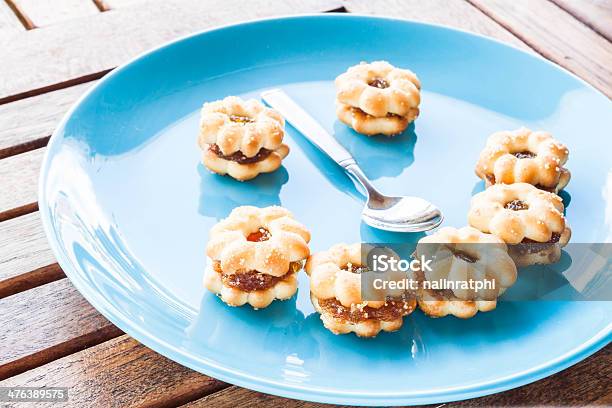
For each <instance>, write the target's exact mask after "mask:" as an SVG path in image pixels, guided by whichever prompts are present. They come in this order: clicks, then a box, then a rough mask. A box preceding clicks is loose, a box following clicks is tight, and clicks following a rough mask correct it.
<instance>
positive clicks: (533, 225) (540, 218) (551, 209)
mask: <svg viewBox="0 0 612 408" xmlns="http://www.w3.org/2000/svg"><path fill="white" fill-rule="evenodd" d="M563 210H564V207H563V202H562V200H561V198H560V197H559V196H557V195H556V194H554V193H549V192H547V191H543V190H539V189H537V188H536V187H534V186H533V185H531V184H527V183H516V184H495V185H493V186H491V187H489V188H488V189H486V190H485V191H483V192H481V193H478V194H476V195H475V196H474V197H472V202H471V205H470V211H469V212H468V222H469V224H470V225H471V226H472V227H475V228H477V229H478V230H480V231H482V232H486V233H491V234H494V235H496V236H498V237H500V238H501V239H502V240H503V241H504V242H506V243H507V244H521V245H519V246H516V247H513V246H511V247H510V255H511V256H512V258H513V259H514V261H515V262H516V263H517V265H518V266H525V265H532V264H536V263H539V264H548V263H554V262H557V261H558V260H559V257H560V256H561V249H560V248H561V247H563V246H565V244H567V242H568V241H569V239H570V236H571V230H570V228H569V227H568V226H567V225H566V223H565V217H564V216H563Z"/></svg>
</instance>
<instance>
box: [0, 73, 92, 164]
mask: <svg viewBox="0 0 612 408" xmlns="http://www.w3.org/2000/svg"><path fill="white" fill-rule="evenodd" d="M94 83H95V81H94V82H87V83H84V84H81V85H75V86H71V87H68V88H64V89H60V90H57V91H53V92H48V93H44V94H42V95H37V96H33V97H31V98H25V99H22V100H19V101H15V102H11V103H7V104H4V105H0V159H3V158H5V157H8V156H12V155H15V154H19V153H23V152H26V151H28V150H33V149H37V148H39V147H42V146H44V145H46V144H47V141H48V140H49V136H51V133H53V130H54V129H55V127H56V126H57V124H58V123H59V121H60V120H61V119H62V117H63V116H64V114H65V113H66V112H67V111H68V109H69V108H70V107H71V106H72V104H74V103H75V102H76V101H77V99H78V98H79V97H80V96H81V95H82V94H83V93H84V92H85V91H86V90H87V89H88V88H90V87H91V86H92V85H93V84H94Z"/></svg>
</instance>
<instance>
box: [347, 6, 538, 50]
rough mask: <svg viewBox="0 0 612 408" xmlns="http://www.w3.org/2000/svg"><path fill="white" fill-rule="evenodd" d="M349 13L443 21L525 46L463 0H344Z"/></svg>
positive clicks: (526, 48) (441, 22)
mask: <svg viewBox="0 0 612 408" xmlns="http://www.w3.org/2000/svg"><path fill="white" fill-rule="evenodd" d="M343 4H344V7H345V8H346V9H347V10H348V11H350V12H353V13H363V14H374V15H384V16H390V17H401V18H407V19H411V20H418V21H423V22H426V23H434V24H444V25H448V26H451V27H456V28H461V29H463V30H468V31H472V32H475V33H478V34H482V35H486V36H489V37H493V38H496V39H498V40H501V41H504V42H507V43H510V44H512V45H515V46H517V47H520V48H522V49H525V50H529V47H527V45H525V43H523V42H522V41H521V40H519V39H518V38H517V37H515V36H514V35H512V34H511V33H510V32H508V31H507V30H505V29H504V28H503V27H501V26H500V25H499V24H497V23H496V22H495V21H493V20H491V19H490V18H489V17H487V16H486V15H484V14H483V13H482V12H480V11H479V10H478V9H476V8H475V7H473V6H471V5H470V4H468V3H466V2H465V0H428V1H421V0H380V1H370V0H345V1H344V2H343Z"/></svg>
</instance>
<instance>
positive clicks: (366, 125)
mask: <svg viewBox="0 0 612 408" xmlns="http://www.w3.org/2000/svg"><path fill="white" fill-rule="evenodd" d="M420 89H421V83H420V82H419V79H418V78H417V76H416V75H415V74H414V73H413V72H412V71H409V70H407V69H401V68H396V67H394V66H393V65H391V64H389V63H388V62H386V61H375V62H372V63H369V64H367V63H361V64H358V65H355V66H352V67H350V68H349V69H348V70H347V71H346V72H344V73H343V74H341V75H339V76H338V77H337V78H336V105H337V109H336V114H337V115H338V119H340V121H342V122H343V123H345V124H346V125H348V126H350V127H351V128H353V129H354V130H355V131H356V132H358V133H363V134H365V135H376V134H383V135H396V134H398V133H401V132H403V131H404V130H405V129H406V127H408V125H409V124H410V122H412V121H414V120H415V119H416V117H417V116H418V115H419V104H420V102H421V92H420Z"/></svg>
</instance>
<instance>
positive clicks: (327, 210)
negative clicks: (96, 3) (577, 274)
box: [40, 14, 612, 405]
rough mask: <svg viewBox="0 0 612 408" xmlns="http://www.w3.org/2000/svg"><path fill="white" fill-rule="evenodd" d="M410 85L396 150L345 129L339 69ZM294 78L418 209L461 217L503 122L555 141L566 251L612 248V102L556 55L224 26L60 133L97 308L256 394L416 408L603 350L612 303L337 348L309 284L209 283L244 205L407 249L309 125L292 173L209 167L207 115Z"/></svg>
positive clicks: (46, 206) (455, 220)
mask: <svg viewBox="0 0 612 408" xmlns="http://www.w3.org/2000/svg"><path fill="white" fill-rule="evenodd" d="M379 59H384V60H388V61H390V62H391V63H393V64H395V65H398V66H402V67H409V68H411V69H412V70H414V71H415V72H416V73H418V75H419V77H420V79H421V81H422V84H423V94H422V100H423V102H422V105H421V112H422V114H421V115H420V116H419V118H418V120H417V121H416V123H415V125H414V126H411V127H410V128H409V130H408V131H406V132H405V133H404V134H402V135H400V136H398V137H395V138H384V137H373V138H368V137H364V136H360V135H357V134H355V133H353V132H352V131H350V130H349V129H348V128H346V127H345V126H344V125H342V124H340V123H338V121H337V120H336V118H335V113H334V86H333V79H334V78H335V77H336V76H337V75H338V74H340V73H341V72H343V71H344V70H345V69H346V68H347V67H348V66H350V65H354V64H356V63H358V62H360V61H364V60H368V61H371V60H379ZM271 87H281V88H283V89H284V90H285V91H286V92H287V93H288V94H289V95H290V96H292V97H293V98H294V99H295V100H297V101H298V102H299V103H300V104H301V105H302V106H303V107H304V108H305V109H306V110H307V111H308V112H310V113H311V114H312V115H313V116H314V117H315V118H317V119H318V120H319V121H320V122H321V123H322V124H323V125H324V127H325V128H327V129H328V130H329V131H330V132H333V133H334V134H335V136H336V138H337V139H338V140H339V141H340V142H341V143H342V144H343V145H344V146H345V147H346V148H347V149H348V150H350V151H351V152H352V154H353V155H354V156H355V158H356V159H357V161H358V162H359V163H360V164H361V166H362V167H363V169H364V170H365V172H366V173H367V174H368V175H369V176H370V177H371V178H372V179H373V180H374V183H375V184H376V185H377V186H378V187H379V188H380V189H381V190H382V191H385V192H388V193H389V194H412V195H419V196H422V197H426V198H428V199H429V200H431V201H432V202H434V203H436V204H437V205H439V206H440V207H441V208H442V209H443V211H444V213H445V216H446V219H445V223H444V225H451V226H456V227H459V226H463V225H465V224H466V213H467V210H468V204H469V200H470V197H471V195H472V194H474V193H475V192H477V191H480V190H482V188H483V186H482V183H481V182H479V181H478V180H477V179H476V177H475V176H474V172H473V168H474V164H475V161H476V159H477V157H478V154H479V151H480V149H481V148H482V147H483V145H484V142H485V139H486V137H487V136H488V135H489V134H490V133H491V132H493V131H496V130H500V129H513V128H517V127H519V126H522V125H525V126H528V127H532V128H537V129H547V130H549V131H551V132H552V133H553V134H554V135H555V136H556V137H557V138H558V139H560V140H562V141H563V142H564V143H566V144H567V145H568V146H569V148H570V150H571V157H570V161H569V163H568V166H569V168H570V169H571V171H572V175H573V177H572V181H571V183H570V185H569V186H568V189H567V194H566V196H565V199H566V201H569V199H570V197H571V204H570V205H569V207H568V209H567V217H568V220H569V223H570V224H571V226H572V229H573V232H574V235H573V238H572V239H573V242H587V243H589V242H609V241H612V190H611V189H612V166H611V165H612V158H611V156H610V150H611V149H612V140H611V139H610V137H609V136H610V134H612V125H611V123H610V117H611V115H612V103H611V102H610V100H608V99H607V98H606V97H604V96H603V95H602V94H600V93H598V92H597V91H595V90H594V89H593V88H592V87H590V86H589V85H587V84H586V83H584V82H582V81H581V80H579V79H577V78H576V77H574V76H572V75H571V74H569V73H567V72H566V71H564V70H562V69H560V68H558V67H557V66H554V65H552V64H550V63H548V62H546V61H545V60H543V59H541V58H539V57H537V56H534V55H531V54H527V53H525V52H522V51H519V50H517V49H515V48H512V47H509V46H507V45H504V44H501V43H499V42H496V41H493V40H490V39H486V38H483V37H479V36H476V35H473V34H469V33H466V32H462V31H457V30H452V29H448V28H444V27H439V26H433V25H427V24H420V23H415V22H409V21H402V20H392V19H383V18H372V17H364V16H355V15H335V14H329V15H316V16H301V17H290V18H280V19H271V20H263V21H256V22H249V23H244V24H238V25H232V26H227V27H222V28H219V29H215V30H210V31H206V32H202V33H199V34H196V35H193V36H190V37H187V38H183V39H181V40H179V41H176V42H172V43H170V44H168V45H165V46H163V47H161V48H158V49H156V50H154V51H152V52H149V53H146V54H144V55H141V56H140V57H138V58H137V59H135V60H133V61H132V62H130V63H129V64H127V65H125V66H123V67H121V68H119V69H116V70H114V71H113V72H112V73H111V74H109V75H107V76H106V77H104V78H103V79H102V80H101V81H100V82H99V83H98V84H97V85H96V86H95V87H94V88H93V89H91V90H90V91H89V92H88V93H87V94H86V95H85V96H84V97H83V98H81V100H80V101H79V102H78V103H77V104H76V105H75V106H74V107H73V108H72V110H71V111H70V112H69V113H68V114H67V116H66V117H65V118H64V120H63V121H62V123H61V125H60V126H59V127H58V129H57V130H56V132H55V134H54V135H53V137H52V139H51V141H50V143H49V147H48V151H47V155H46V158H45V161H44V165H43V169H42V175H41V182H40V212H41V215H42V219H43V222H44V226H45V230H46V233H47V235H48V237H49V240H50V242H51V246H52V248H53V250H54V252H55V255H56V256H57V259H58V261H59V263H60V264H61V266H62V268H63V270H64V271H65V272H66V275H68V277H69V278H70V279H71V280H72V282H73V283H74V285H75V286H76V287H77V288H78V289H79V291H80V292H81V293H82V294H83V296H85V297H86V298H87V300H88V301H89V302H91V303H92V304H93V305H94V306H95V307H96V308H97V309H98V310H99V311H100V312H101V313H102V314H104V315H105V316H106V317H107V318H108V319H109V320H111V321H112V322H113V323H114V324H116V325H117V326H118V327H119V328H121V329H122V330H124V331H125V332H127V333H129V334H130V335H131V336H133V337H134V338H136V339H137V340H139V341H141V342H142V343H144V344H145V345H147V346H148V347H150V348H152V349H153V350H155V351H157V352H159V353H161V354H163V355H165V356H167V357H169V358H171V359H173V360H175V361H177V362H179V363H181V364H183V365H185V366H188V367H191V368H193V369H195V370H198V371H200V372H202V373H205V374H208V375H210V376H213V377H216V378H219V379H222V380H224V381H228V382H230V383H234V384H238V385H240V386H244V387H248V388H251V389H255V390H258V391H262V392H267V393H272V394H277V395H282V396H286V397H292V398H300V399H306V400H313V401H323V402H330V403H347V404H377V405H382V404H423V403H433V402H442V401H450V400H457V399H463V398H471V397H477V396H481V395H485V394H490V393H494V392H499V391H503V390H506V389H509V388H513V387H517V386H519V385H522V384H525V383H528V382H531V381H535V380H537V379H539V378H542V377H545V376H547V375H550V374H552V373H554V372H557V371H559V370H561V369H563V368H565V367H567V366H569V365H571V364H574V363H576V362H577V361H579V360H581V359H583V358H585V357H586V356H588V355H589V354H591V353H593V352H595V351H596V350H598V349H599V348H601V347H603V346H604V345H605V344H607V343H608V342H609V341H610V332H611V316H612V313H611V312H612V303H611V302H569V301H532V302H501V304H500V305H499V307H498V308H497V310H495V311H493V312H490V313H481V314H479V315H477V316H476V317H474V318H472V319H469V320H459V319H455V318H450V317H449V318H442V319H429V318H427V317H425V316H424V315H423V314H422V313H420V312H416V313H413V314H412V315H410V316H409V317H408V318H407V319H406V321H405V323H404V327H403V328H402V330H401V331H399V332H396V333H384V334H381V335H379V336H378V337H377V338H375V339H373V340H364V339H359V338H356V337H355V336H353V335H346V336H335V335H333V334H331V333H330V332H328V331H327V330H325V329H324V328H323V327H322V325H321V322H320V319H319V317H318V316H317V315H316V314H314V313H313V308H312V306H311V304H310V301H309V297H308V282H307V279H306V276H305V275H303V274H302V275H301V276H300V288H299V291H298V294H297V296H295V297H294V298H293V299H291V300H289V301H285V302H275V303H274V304H273V305H272V306H270V307H269V308H267V309H265V310H260V311H254V310H252V309H250V308H248V307H242V308H229V307H226V306H225V305H224V304H222V303H221V301H220V300H219V299H218V298H216V297H215V296H214V295H212V294H211V293H208V292H206V291H205V290H204V289H203V286H202V283H201V282H202V276H203V272H204V266H205V262H206V259H205V255H204V248H205V245H206V242H207V239H208V230H209V228H210V227H211V226H212V225H213V224H214V223H216V222H217V221H218V220H219V219H221V218H224V217H226V216H227V215H228V214H229V212H230V211H231V210H232V208H234V207H236V206H239V205H243V204H252V205H257V206H267V205H272V204H278V205H283V206H284V207H287V208H289V209H290V210H291V211H292V212H293V213H294V214H295V216H296V218H297V219H298V220H300V221H301V222H302V223H304V224H305V225H307V226H308V227H309V228H310V230H311V232H312V237H313V239H312V245H311V248H312V250H313V251H319V250H323V249H326V248H328V247H329V246H331V245H332V244H334V243H338V242H355V241H366V242H414V241H416V240H418V239H419V238H420V237H421V236H423V235H422V234H399V233H384V232H381V231H377V230H374V229H372V228H369V227H367V226H366V225H364V224H363V223H362V222H361V221H360V211H361V207H362V198H361V196H360V195H359V193H358V192H357V190H356V189H355V188H354V186H353V184H352V183H351V181H350V180H349V179H348V178H347V177H346V176H345V175H344V174H343V172H342V171H341V170H340V169H339V168H338V167H337V166H336V165H335V164H334V163H333V162H332V161H331V160H329V159H327V158H326V157H325V156H323V155H322V154H320V153H319V152H318V151H317V150H316V149H315V148H314V147H313V146H311V145H310V144H309V143H308V142H307V141H306V140H305V139H304V138H303V137H302V136H300V135H299V134H298V133H297V132H296V131H294V130H293V129H291V128H288V134H287V137H286V140H287V143H288V144H289V145H290V148H291V153H290V155H289V156H288V158H287V159H286V160H285V161H284V162H283V167H282V168H280V169H279V170H278V171H276V172H274V173H271V174H266V175H262V176H259V177H257V178H256V179H255V180H253V181H250V182H245V183H240V182H237V181H234V180H232V179H229V178H227V177H221V176H217V175H213V174H211V173H209V172H208V171H206V170H205V169H204V168H203V167H202V165H201V164H200V151H199V148H198V147H197V144H196V139H197V134H198V126H199V123H198V122H199V109H200V107H201V105H202V103H203V102H204V101H212V100H215V99H218V98H223V97H224V96H226V95H240V96H243V97H257V96H258V94H259V92H261V91H262V90H265V89H268V88H271Z"/></svg>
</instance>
